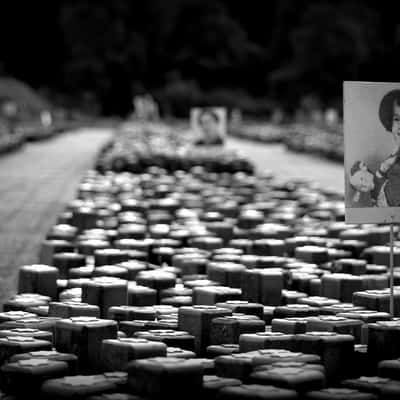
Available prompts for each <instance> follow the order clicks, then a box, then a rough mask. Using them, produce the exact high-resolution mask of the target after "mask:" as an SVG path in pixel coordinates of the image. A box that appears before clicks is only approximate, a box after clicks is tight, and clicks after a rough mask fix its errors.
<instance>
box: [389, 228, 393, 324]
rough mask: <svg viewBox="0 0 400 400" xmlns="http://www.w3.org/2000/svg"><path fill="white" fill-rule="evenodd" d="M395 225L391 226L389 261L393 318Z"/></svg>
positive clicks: (390, 309)
mask: <svg viewBox="0 0 400 400" xmlns="http://www.w3.org/2000/svg"><path fill="white" fill-rule="evenodd" d="M393 236H394V235H393V224H390V261H389V266H390V305H389V312H390V315H391V316H392V317H393V316H394V290H393V285H394V276H393V269H394V268H393V264H394V261H393V259H394V256H393V252H394V249H393V247H394V243H393V242H394V239H393Z"/></svg>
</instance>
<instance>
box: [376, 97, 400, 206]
mask: <svg viewBox="0 0 400 400" xmlns="http://www.w3.org/2000/svg"><path fill="white" fill-rule="evenodd" d="M379 119H380V121H381V123H382V125H383V126H384V128H385V129H386V131H387V132H389V133H390V135H391V137H392V140H393V151H392V153H391V154H390V155H389V157H388V158H386V159H385V160H384V161H383V162H382V163H381V164H380V167H379V169H378V170H377V171H376V173H375V189H374V191H373V197H375V198H376V203H377V206H378V207H400V90H392V91H390V92H389V93H387V94H386V95H385V96H384V97H383V99H382V101H381V103H380V106H379Z"/></svg>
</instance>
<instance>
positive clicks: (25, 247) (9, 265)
mask: <svg viewBox="0 0 400 400" xmlns="http://www.w3.org/2000/svg"><path fill="white" fill-rule="evenodd" d="M109 136H110V130H107V129H82V130H79V131H75V132H68V133H64V134H62V135H60V136H58V137H56V138H53V139H50V140H48V141H43V142H37V143H28V144H26V145H25V146H24V147H23V148H22V150H20V151H18V152H15V153H11V154H9V155H6V156H3V157H1V158H0V184H1V186H0V187H1V189H0V302H2V301H4V299H6V298H7V297H9V296H10V295H11V294H12V293H14V291H15V288H16V281H17V279H16V278H17V268H18V267H19V266H21V265H24V264H32V263H35V262H37V255H38V250H39V246H40V242H41V241H42V240H43V238H44V236H45V234H46V233H47V231H48V229H49V228H50V227H51V225H52V224H54V222H55V219H56V217H57V215H58V214H59V213H60V212H61V211H62V210H63V209H64V207H65V204H66V203H67V202H68V201H70V200H72V199H73V198H74V195H75V190H76V187H77V185H78V183H79V181H80V179H81V177H82V175H83V173H84V171H86V170H87V169H88V168H90V167H91V166H92V165H93V162H94V159H95V157H96V155H97V152H98V150H99V148H100V147H101V145H102V144H103V143H105V141H106V140H107V139H108V138H109Z"/></svg>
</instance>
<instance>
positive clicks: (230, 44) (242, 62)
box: [0, 0, 400, 116]
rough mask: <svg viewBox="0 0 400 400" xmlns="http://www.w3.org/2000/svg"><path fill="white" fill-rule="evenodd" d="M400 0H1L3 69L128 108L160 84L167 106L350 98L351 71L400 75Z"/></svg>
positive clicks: (253, 106) (365, 76) (175, 110)
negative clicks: (346, 93)
mask: <svg viewBox="0 0 400 400" xmlns="http://www.w3.org/2000/svg"><path fill="white" fill-rule="evenodd" d="M394 7H395V2H392V1H379V2H378V1H376V0H363V1H361V0H331V1H329V0H252V1H243V0H241V1H240V0H112V1H110V0H56V1H54V0H53V1H51V0H38V1H29V2H27V1H22V0H13V1H12V2H11V1H4V2H1V4H0V50H1V51H0V74H1V75H5V76H14V77H16V78H17V79H20V80H23V81H26V82H27V83H29V84H30V85H32V86H33V87H35V88H37V89H40V90H41V91H42V92H43V93H45V94H47V95H48V96H50V97H52V98H53V99H55V100H58V101H59V102H61V103H62V102H66V103H68V102H72V101H73V100H72V99H75V98H78V99H80V100H81V101H86V102H95V103H97V104H99V107H100V110H101V111H102V113H104V114H120V115H124V114H126V113H128V112H130V110H131V108H132V102H131V100H132V96H133V95H134V94H140V93H144V92H151V93H152V94H153V95H154V96H155V97H156V98H157V100H159V102H160V105H161V108H162V111H163V112H164V113H165V114H173V115H177V116H182V115H185V114H186V113H187V110H188V108H189V107H190V106H191V105H202V104H223V105H227V106H228V107H235V106H239V107H241V108H242V109H243V110H244V111H245V112H246V111H248V112H252V113H253V114H255V115H257V114H260V115H262V114H265V113H268V112H269V111H270V110H271V108H272V106H273V105H274V104H279V105H281V106H283V107H285V108H286V109H288V110H293V109H294V108H296V107H297V106H298V104H299V103H300V102H301V101H302V99H304V97H306V96H312V98H313V99H314V100H315V101H316V102H317V103H318V104H321V105H322V106H324V107H325V106H337V107H340V103H341V93H342V81H343V80H378V81H398V80H399V77H398V75H399V72H398V71H399V67H400V59H399V55H398V54H399V50H400V22H399V19H398V16H397V14H396V12H395V8H394Z"/></svg>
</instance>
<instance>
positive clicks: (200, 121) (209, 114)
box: [190, 107, 227, 145]
mask: <svg viewBox="0 0 400 400" xmlns="http://www.w3.org/2000/svg"><path fill="white" fill-rule="evenodd" d="M190 126H191V128H192V130H193V132H194V134H195V137H196V140H195V143H196V144H197V145H222V144H224V141H225V137H226V128H227V120H226V109H225V108H223V107H212V108H211V107H209V108H193V109H191V110H190Z"/></svg>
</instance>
